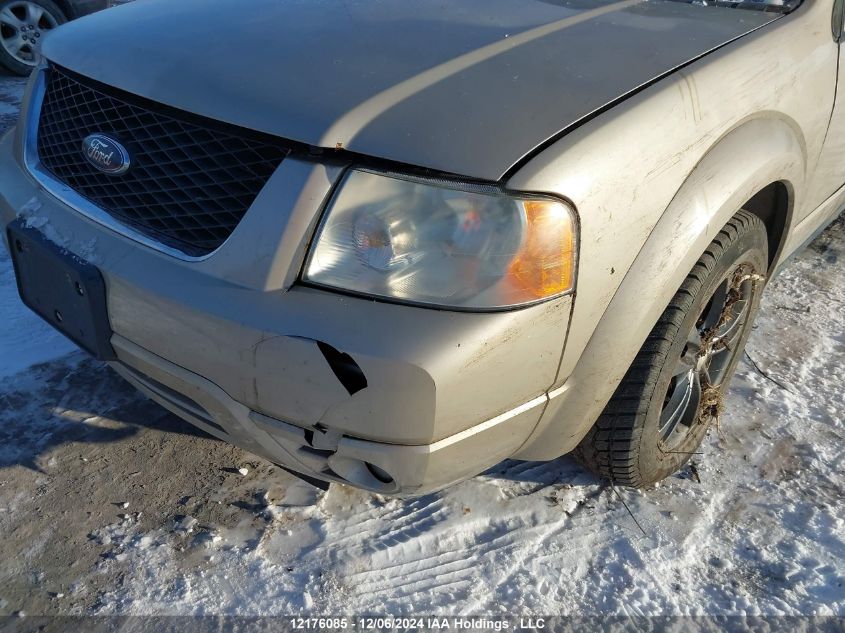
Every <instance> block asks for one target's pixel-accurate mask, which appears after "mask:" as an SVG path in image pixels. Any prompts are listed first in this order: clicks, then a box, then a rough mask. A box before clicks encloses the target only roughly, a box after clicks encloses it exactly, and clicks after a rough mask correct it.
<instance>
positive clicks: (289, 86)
mask: <svg viewBox="0 0 845 633" xmlns="http://www.w3.org/2000/svg"><path fill="white" fill-rule="evenodd" d="M778 17H779V15H777V14H773V13H763V12H759V13H758V12H750V11H749V12H745V11H743V12H739V11H736V10H734V9H729V8H718V7H704V6H697V5H691V4H683V3H678V2H670V1H668V0H623V1H621V2H608V1H602V0H594V1H593V0H570V1H568V2H567V1H565V0H560V1H555V0H462V1H460V2H457V1H455V2H443V1H442V0H418V1H411V0H374V1H370V0H287V1H282V0H214V2H209V1H208V0H143V1H142V2H136V3H133V4H128V5H125V6H121V7H118V8H116V9H111V10H109V11H105V12H102V13H98V14H95V15H93V16H89V17H86V18H83V19H81V20H77V21H75V22H71V23H70V24H68V25H66V26H63V27H61V28H60V29H58V30H57V31H55V32H54V33H52V34H51V35H50V36H49V37H48V38H47V39H46V41H45V42H44V48H43V52H44V55H45V57H47V58H48V59H50V60H51V61H54V62H56V63H58V64H59V65H61V66H64V67H65V68H68V69H70V70H73V71H75V72H77V73H79V74H82V75H85V76H87V77H91V78H93V79H96V80H98V81H100V82H102V83H105V84H108V85H111V86H115V87H118V88H121V89H123V90H125V91H128V92H131V93H134V94H137V95H140V96H143V97H146V98H148V99H151V100H154V101H157V102H160V103H163V104H166V105H169V106H172V107H176V108H180V109H182V110H187V111H189V112H193V113H195V114H199V115H203V116H206V117H210V118H214V119H218V120H221V121H226V122H229V123H233V124H236V125H240V126H243V127H247V128H251V129H254V130H259V131H262V132H266V133H269V134H273V135H276V136H281V137H286V138H288V139H291V140H295V141H299V142H302V143H307V144H310V145H314V146H321V147H328V148H338V147H342V148H344V149H347V150H351V151H354V152H359V153H362V154H367V155H371V156H375V157H379V158H384V159H389V160H394V161H399V162H402V163H409V164H413V165H418V166H420V167H426V168H431V169H436V170H439V171H443V172H450V173H454V174H461V175H464V176H470V177H474V178H481V179H486V180H497V179H499V178H501V177H502V175H503V174H504V173H505V172H506V171H507V170H508V168H510V167H511V166H513V165H514V163H516V162H517V161H518V160H519V159H520V158H522V157H523V156H525V155H526V154H528V153H529V152H531V151H532V150H533V149H535V148H536V147H537V146H538V145H540V144H542V143H543V142H544V141H546V140H548V139H549V138H550V137H553V136H554V135H555V134H557V133H559V132H561V131H563V130H565V129H566V128H567V127H570V126H571V125H573V124H574V123H576V122H577V121H579V120H580V119H583V118H584V117H586V116H588V115H589V114H590V113H592V112H594V111H596V110H598V109H600V108H602V107H603V106H605V105H607V104H608V103H611V102H613V101H614V100H616V99H618V98H620V97H622V96H624V95H626V94H627V93H629V92H631V91H633V90H636V89H637V88H638V87H640V86H642V85H643V84H645V83H648V82H649V81H651V80H653V79H655V78H656V77H660V76H662V75H664V74H666V73H667V72H670V71H671V70H672V69H674V68H677V67H678V66H680V65H683V64H685V63H687V62H689V61H690V60H693V59H695V58H697V57H699V56H701V55H702V54H704V53H706V52H708V51H711V50H713V49H714V48H717V47H719V46H720V45H722V44H725V43H726V42H729V41H731V40H733V39H735V38H737V37H739V36H741V35H743V34H745V33H748V32H749V31H751V30H754V29H755V28H757V27H759V26H762V25H763V24H765V23H767V22H770V21H772V20H774V19H777V18H778Z"/></svg>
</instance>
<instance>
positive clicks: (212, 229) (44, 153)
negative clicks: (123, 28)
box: [38, 66, 287, 256]
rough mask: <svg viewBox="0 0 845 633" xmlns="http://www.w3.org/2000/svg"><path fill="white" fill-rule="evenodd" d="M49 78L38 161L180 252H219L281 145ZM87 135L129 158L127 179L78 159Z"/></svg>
mask: <svg viewBox="0 0 845 633" xmlns="http://www.w3.org/2000/svg"><path fill="white" fill-rule="evenodd" d="M48 73H49V76H48V79H47V87H46V91H45V96H44V101H43V104H42V107H41V118H40V121H39V127H38V156H39V159H40V161H41V164H42V165H43V166H44V167H45V168H46V169H47V170H48V171H49V172H51V173H52V174H53V176H55V177H56V178H57V179H59V180H60V181H62V182H63V183H65V184H67V185H68V186H70V187H71V188H72V189H73V190H74V191H76V192H77V193H78V194H80V195H81V196H83V197H85V198H87V199H88V200H90V201H91V202H92V203H94V204H95V205H97V206H98V207H99V208H100V209H102V210H103V211H105V212H106V213H108V214H109V215H111V216H112V217H114V218H115V219H117V220H118V221H120V222H122V223H124V224H126V225H129V226H131V227H132V228H133V229H135V230H137V231H139V232H141V233H144V234H146V235H148V236H149V237H151V238H153V239H155V240H157V241H159V242H161V243H164V244H166V245H168V246H170V247H172V248H176V249H178V250H180V251H182V252H183V253H185V254H188V255H191V256H201V255H205V254H208V253H210V252H212V251H213V250H215V249H216V248H218V247H219V246H220V245H221V244H222V243H223V242H224V241H225V240H226V239H227V238H228V237H229V235H230V234H231V233H232V231H234V229H235V227H236V226H237V225H238V222H240V221H241V219H242V218H243V216H244V214H245V213H246V210H247V209H248V208H249V206H250V205H251V204H252V203H253V201H254V200H255V198H256V196H257V195H258V193H259V192H260V191H261V189H262V188H263V187H264V185H265V184H266V182H267V180H268V179H269V178H270V176H271V175H272V174H273V172H274V171H275V169H276V168H277V167H278V166H279V164H280V163H281V161H282V159H283V158H284V157H285V155H286V153H287V148H286V147H284V146H283V145H282V144H281V143H279V144H274V143H271V142H267V141H265V140H257V139H253V138H248V137H247V136H245V132H244V131H242V130H239V129H237V128H234V130H233V129H229V128H228V126H227V129H221V127H222V126H218V125H216V124H214V123H213V122H210V123H209V125H208V126H205V125H203V124H202V122H196V121H194V120H193V119H192V117H191V116H190V115H185V117H184V118H176V117H178V114H176V115H171V114H170V113H169V111H168V112H167V113H165V112H162V111H161V110H166V109H165V108H163V107H162V108H159V109H156V108H155V105H154V104H147V105H143V104H142V103H141V101H140V100H139V101H135V100H133V101H132V102H131V103H130V102H129V101H127V100H126V99H127V98H128V97H124V96H118V95H117V94H116V93H108V89H106V88H101V87H99V86H96V87H95V85H93V84H91V85H89V84H87V83H83V81H84V80H81V79H77V78H76V77H75V76H71V75H70V74H69V73H66V72H64V71H63V70H62V69H60V68H57V67H55V66H54V67H51V68H50V69H49V71H48ZM95 133H101V134H106V135H108V136H110V137H112V138H114V139H115V140H117V141H119V142H120V143H121V144H122V145H124V146H125V147H126V149H127V150H128V151H129V155H130V157H131V161H132V162H131V167H130V169H129V170H128V171H127V172H126V173H124V174H121V175H110V174H105V173H103V172H101V171H99V170H98V169H96V168H95V167H93V166H92V165H91V164H90V163H89V162H88V161H87V160H86V158H85V155H84V154H83V151H82V142H83V140H84V139H85V138H86V137H87V136H89V135H91V134H95Z"/></svg>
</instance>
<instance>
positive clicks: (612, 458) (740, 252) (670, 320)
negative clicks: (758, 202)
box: [575, 211, 769, 487]
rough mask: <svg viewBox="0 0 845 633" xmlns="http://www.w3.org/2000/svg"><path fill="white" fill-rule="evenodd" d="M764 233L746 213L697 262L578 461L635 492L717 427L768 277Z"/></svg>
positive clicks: (580, 450)
mask: <svg viewBox="0 0 845 633" xmlns="http://www.w3.org/2000/svg"><path fill="white" fill-rule="evenodd" d="M768 261H769V260H768V241H767V236H766V228H765V226H764V224H763V223H762V222H761V221H760V219H759V218H757V217H756V216H754V215H752V214H750V213H748V212H746V211H740V212H739V213H738V214H737V215H735V216H734V217H733V219H732V220H731V221H730V222H729V223H728V224H727V225H726V226H725V227H724V228H723V229H722V230H721V232H720V233H719V235H718V236H717V237H716V238H715V239H714V240H713V242H712V243H711V244H710V246H708V247H707V250H706V251H705V252H704V254H703V255H702V256H701V258H700V259H699V260H698V262H697V263H696V265H695V267H694V268H693V270H692V272H690V274H689V276H688V277H687V278H686V280H685V281H684V283H683V285H682V286H681V288H680V289H679V290H678V292H677V293H676V294H675V296H674V298H673V299H672V301H671V303H670V304H669V306H668V307H667V308H666V310H665V312H664V313H663V315H662V316H661V317H660V320H659V321H658V322H657V325H655V326H654V329H653V330H652V331H651V334H650V335H649V337H648V339H647V340H646V342H645V344H644V345H643V346H642V348H641V349H640V351H639V353H638V354H637V357H636V359H635V360H634V362H633V364H632V365H631V367H630V368H629V369H628V372H627V373H626V375H625V377H624V378H623V380H622V382H621V383H620V384H619V387H618V388H617V389H616V392H615V393H614V395H613V397H612V398H611V400H610V402H609V403H608V404H607V406H606V407H605V409H604V411H603V412H602V414H601V416H600V417H599V419H598V420H597V421H596V424H595V426H594V427H593V428H592V429H591V430H590V432H589V433H588V434H587V436H586V437H585V438H584V439H583V440H582V442H581V443H580V445H579V446H578V448H577V449H576V451H575V453H576V457H577V458H579V460H580V461H581V462H582V463H583V464H584V465H585V466H587V467H588V468H589V469H590V470H592V471H593V472H595V473H596V474H598V475H600V476H602V477H605V478H607V479H610V480H611V481H612V482H614V483H619V484H623V485H627V486H632V487H642V486H646V485H649V484H652V483H655V482H657V481H660V480H661V479H664V478H665V477H668V476H669V475H671V474H672V473H674V472H675V471H676V470H678V469H679V468H680V467H681V466H683V465H684V464H685V463H686V462H687V460H688V459H689V458H690V457H691V455H692V454H693V453H694V452H695V451H696V449H697V448H698V446H699V445H700V444H701V441H702V440H703V439H704V437H705V435H706V434H707V430H708V428H709V427H710V425H711V424H713V423H714V422H715V423H716V424H718V423H719V418H720V414H721V412H722V408H723V406H724V395H725V393H726V390H727V388H728V384H729V382H730V379H731V377H732V376H733V372H734V370H735V369H736V365H737V363H738V362H739V359H740V357H741V355H742V352H743V349H744V348H745V342H746V340H747V339H748V335H749V334H750V332H751V325H752V323H753V321H754V317H755V316H756V314H757V310H758V308H759V304H760V295H761V293H762V290H763V287H764V285H765V275H766V272H767V269H768Z"/></svg>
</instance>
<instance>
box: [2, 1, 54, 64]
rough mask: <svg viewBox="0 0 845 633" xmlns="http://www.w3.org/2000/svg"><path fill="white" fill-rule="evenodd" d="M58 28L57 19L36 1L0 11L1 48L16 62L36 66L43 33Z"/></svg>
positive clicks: (14, 3)
mask: <svg viewBox="0 0 845 633" xmlns="http://www.w3.org/2000/svg"><path fill="white" fill-rule="evenodd" d="M58 25H59V23H58V22H57V20H56V18H55V17H54V16H53V15H52V14H51V13H50V12H49V11H47V10H46V9H45V8H44V7H42V6H40V5H38V4H36V3H35V2H28V1H27V0H19V1H18V2H12V3H10V4H7V5H6V6H5V7H4V8H3V10H2V11H0V45H2V46H3V49H4V50H5V51H6V52H7V53H8V54H9V55H11V56H12V57H13V58H14V59H15V60H16V61H18V62H20V63H22V64H26V65H27V66H35V64H37V63H38V51H39V50H40V48H41V40H42V38H43V37H44V34H45V32H47V31H49V30H51V29H54V28H56V27H57V26H58Z"/></svg>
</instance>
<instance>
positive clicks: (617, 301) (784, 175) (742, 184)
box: [517, 113, 807, 459]
mask: <svg viewBox="0 0 845 633" xmlns="http://www.w3.org/2000/svg"><path fill="white" fill-rule="evenodd" d="M806 173H807V152H806V146H805V144H804V138H803V135H802V133H801V131H800V129H799V128H798V127H797V125H796V124H794V122H793V121H791V120H787V119H785V118H784V117H781V116H779V115H777V114H774V115H767V114H766V113H761V114H760V115H758V116H757V117H755V118H752V119H750V120H747V121H745V122H742V123H741V124H739V125H737V126H735V127H734V128H733V129H731V130H730V131H729V132H727V133H726V134H724V135H723V136H721V137H720V138H719V140H718V141H716V142H715V143H714V144H713V145H711V146H710V148H709V149H708V150H707V151H706V152H705V154H704V155H703V157H702V158H701V160H699V161H698V163H697V164H696V166H695V167H694V168H693V169H692V171H691V172H690V173H689V174H688V176H687V177H686V178H685V180H684V181H683V182H682V184H680V186H679V188H678V189H677V192H676V194H675V195H674V197H673V198H672V200H671V202H670V204H669V205H668V207H667V208H666V209H665V211H664V212H663V214H662V215H661V216H660V218H659V220H658V221H657V223H656V224H655V225H654V227H653V229H652V231H651V233H650V234H649V236H648V238H647V239H646V240H645V242H644V243H643V246H642V248H641V249H640V251H639V254H638V255H637V257H636V259H635V260H634V262H633V264H632V266H631V267H630V269H629V270H628V272H627V273H626V274H625V277H624V278H623V280H622V282H621V283H620V285H619V287H618V288H617V290H616V291H615V293H614V294H613V298H612V299H611V301H610V303H609V304H608V307H607V309H606V310H605V311H604V313H603V315H602V317H601V319H600V320H599V321H598V323H597V324H596V327H595V328H594V330H593V332H592V334H591V335H590V337H589V340H588V341H587V343H586V346H585V347H584V350H583V352H582V353H581V355H580V357H579V359H578V361H577V363H576V364H575V366H574V369H573V370H572V372H571V373H570V375H569V377H568V378H567V380H566V382H565V383H564V385H563V387H561V388H558V389H556V390H555V391H553V392H551V393H550V396H551V398H550V402H549V405H548V406H547V408H546V411H545V412H544V414H543V416H542V418H541V420H540V422H539V423H538V425H537V427H536V428H535V430H534V432H533V433H532V435H531V437H529V439H528V441H527V442H526V443H525V444H524V445H523V447H522V448H521V449H520V451H519V453H518V455H517V457H519V458H521V459H552V458H554V457H556V456H558V455H561V454H564V453H567V452H569V451H571V450H572V449H574V448H575V447H576V446H577V445H578V443H579V442H580V441H581V439H582V438H583V437H584V436H585V435H586V434H587V432H588V431H589V429H590V428H591V427H592V425H593V423H594V422H595V420H596V419H597V418H598V416H599V415H600V414H601V412H602V410H603V409H604V407H605V405H606V404H607V402H608V401H609V400H610V398H611V396H612V395H613V393H614V391H615V389H616V387H617V386H618V384H619V382H620V381H621V380H622V378H623V377H624V375H625V373H626V371H627V369H628V367H629V366H630V364H631V362H633V359H634V357H635V356H636V354H637V352H638V351H639V349H640V348H641V347H642V345H643V343H644V341H645V340H646V338H647V337H648V334H649V332H650V331H651V329H652V328H653V326H654V324H655V323H656V322H657V320H658V318H659V317H660V314H661V313H662V312H663V310H664V309H665V306H666V305H668V304H669V302H670V300H671V298H672V296H673V295H674V293H675V292H676V291H677V289H678V288H679V287H680V286H681V284H682V282H683V280H684V278H685V277H686V276H687V274H688V273H689V271H690V270H691V269H692V267H693V266H694V265H695V262H696V261H697V260H698V258H699V257H701V254H702V253H703V252H704V250H705V249H706V248H707V246H708V245H709V244H710V242H711V241H712V240H713V238H714V237H715V236H716V235H717V234H718V232H719V231H720V230H721V229H722V227H724V226H725V224H727V222H728V221H729V220H730V219H731V217H733V215H735V214H736V212H737V211H739V209H742V208H746V210H748V211H751V212H752V213H754V214H755V215H757V216H758V217H760V218H761V219H762V220H763V222H764V223H765V224H766V226H767V231H770V236H769V243H770V249H773V250H772V251H771V252H770V253H769V261H770V270H771V265H772V264H773V263H776V262H777V260H778V258H779V256H780V251H781V250H782V249H783V245H784V242H785V239H786V236H787V235H788V231H789V226H790V223H791V216H792V210H793V208H794V206H795V199H796V195H799V194H800V192H801V191H802V190H803V186H804V182H805V176H806ZM747 207H750V208H747ZM582 265H588V264H585V263H582ZM643 297H648V298H649V301H647V302H643ZM576 302H577V298H576ZM620 333H624V334H620Z"/></svg>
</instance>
